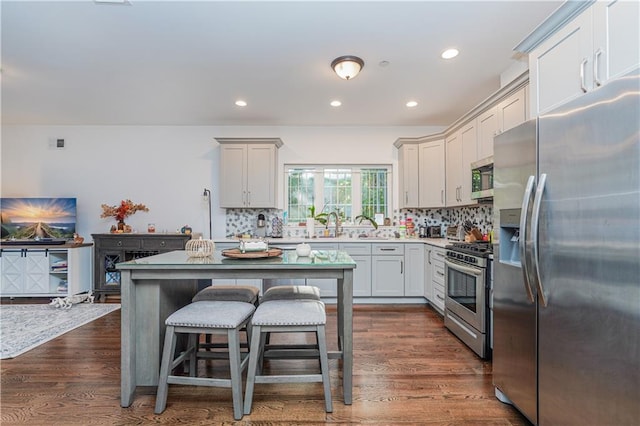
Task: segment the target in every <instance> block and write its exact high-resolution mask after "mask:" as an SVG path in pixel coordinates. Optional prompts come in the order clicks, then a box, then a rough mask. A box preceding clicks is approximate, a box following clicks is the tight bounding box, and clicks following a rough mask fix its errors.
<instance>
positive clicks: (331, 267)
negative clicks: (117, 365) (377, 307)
mask: <svg viewBox="0 0 640 426" xmlns="http://www.w3.org/2000/svg"><path fill="white" fill-rule="evenodd" d="M355 267H356V263H355V262H354V261H353V259H351V257H349V255H348V254H347V253H345V252H342V251H333V252H330V253H328V256H326V257H322V258H321V257H318V256H316V257H313V258H310V257H306V258H302V257H298V256H296V255H295V252H286V251H285V252H283V255H282V256H277V257H269V258H258V259H253V258H252V259H230V258H225V257H224V256H222V254H221V253H220V251H216V252H214V255H213V256H211V257H206V258H190V257H189V256H187V254H186V252H185V251H181V250H179V251H172V252H169V253H163V254H158V255H155V256H150V257H145V258H142V259H137V260H132V261H129V262H124V263H118V264H117V268H118V269H119V270H120V271H121V273H122V319H121V322H122V325H121V327H122V335H121V340H122V345H121V396H120V399H121V401H120V403H121V405H122V407H129V406H130V405H131V404H132V402H133V398H134V395H135V390H136V387H138V386H157V384H158V372H159V367H160V355H161V346H162V343H163V342H164V332H165V325H164V321H165V319H166V318H167V317H168V316H169V315H170V314H171V313H173V312H175V311H176V310H178V309H180V308H181V307H183V306H185V305H187V304H188V303H190V301H191V298H192V297H193V295H194V294H195V293H196V291H197V281H198V280H199V279H211V278H226V279H236V278H249V279H262V278H267V279H270V278H271V279H282V278H311V279H334V280H336V281H335V282H336V283H337V303H338V307H337V312H338V321H337V325H338V333H337V336H338V350H337V351H330V352H329V357H330V358H341V359H342V386H343V395H344V403H345V404H349V405H350V404H351V401H352V378H353V377H352V375H353V270H354V269H355Z"/></svg>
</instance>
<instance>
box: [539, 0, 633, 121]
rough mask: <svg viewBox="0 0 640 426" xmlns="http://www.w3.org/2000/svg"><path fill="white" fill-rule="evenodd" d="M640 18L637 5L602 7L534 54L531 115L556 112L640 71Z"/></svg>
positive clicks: (591, 10)
mask: <svg viewBox="0 0 640 426" xmlns="http://www.w3.org/2000/svg"><path fill="white" fill-rule="evenodd" d="M575 4H578V3H575ZM639 16H640V2H638V1H623V0H618V1H609V0H607V1H598V2H596V3H594V4H593V5H592V6H591V7H589V8H588V9H586V10H584V11H582V12H581V13H580V14H579V15H577V16H576V17H575V18H573V19H572V20H571V21H570V22H569V23H568V24H566V25H565V26H563V27H562V28H560V29H559V30H558V31H557V32H555V33H554V34H553V35H551V36H550V37H549V38H548V39H546V40H544V41H543V42H542V43H540V44H539V45H537V46H536V47H535V48H534V49H533V50H531V52H530V55H529V73H530V86H531V92H530V93H531V101H530V102H531V103H530V105H531V112H532V115H533V116H537V115H540V114H542V113H545V112H547V111H549V110H552V109H554V108H556V107H558V106H560V105H562V104H564V103H566V102H568V101H570V100H572V99H574V98H576V97H578V96H581V95H582V94H583V93H586V92H588V91H591V90H594V89H596V88H597V87H599V86H601V85H602V84H605V83H606V82H607V80H609V79H612V78H614V77H618V76H620V75H623V74H625V73H626V72H628V71H630V70H632V69H633V68H635V67H637V66H638V65H639V64H640V53H639V52H640V30H639V28H638V27H639V25H638V17H639ZM545 36H546V35H545Z"/></svg>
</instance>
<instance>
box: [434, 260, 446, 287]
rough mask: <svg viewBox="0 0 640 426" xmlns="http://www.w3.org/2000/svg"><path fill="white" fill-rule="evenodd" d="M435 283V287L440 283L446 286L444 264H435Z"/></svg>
mask: <svg viewBox="0 0 640 426" xmlns="http://www.w3.org/2000/svg"><path fill="white" fill-rule="evenodd" d="M433 283H434V287H435V286H436V285H437V284H440V285H441V286H442V288H444V265H438V264H434V266H433Z"/></svg>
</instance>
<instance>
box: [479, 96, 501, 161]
mask: <svg viewBox="0 0 640 426" xmlns="http://www.w3.org/2000/svg"><path fill="white" fill-rule="evenodd" d="M477 126H478V158H479V159H480V158H486V157H489V156H490V155H493V138H494V137H495V136H496V135H497V134H498V133H499V132H500V123H499V122H498V107H497V106H496V107H493V108H489V110H487V111H485V112H484V113H482V114H480V115H479V116H478V119H477Z"/></svg>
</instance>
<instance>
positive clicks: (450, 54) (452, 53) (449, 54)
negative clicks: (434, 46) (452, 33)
mask: <svg viewBox="0 0 640 426" xmlns="http://www.w3.org/2000/svg"><path fill="white" fill-rule="evenodd" d="M458 53H459V52H458V49H453V48H452V49H447V50H445V51H444V52H442V55H440V56H442V59H451V58H455V57H456V56H458Z"/></svg>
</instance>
